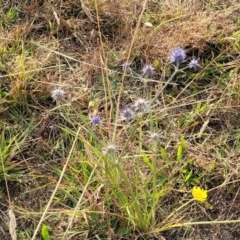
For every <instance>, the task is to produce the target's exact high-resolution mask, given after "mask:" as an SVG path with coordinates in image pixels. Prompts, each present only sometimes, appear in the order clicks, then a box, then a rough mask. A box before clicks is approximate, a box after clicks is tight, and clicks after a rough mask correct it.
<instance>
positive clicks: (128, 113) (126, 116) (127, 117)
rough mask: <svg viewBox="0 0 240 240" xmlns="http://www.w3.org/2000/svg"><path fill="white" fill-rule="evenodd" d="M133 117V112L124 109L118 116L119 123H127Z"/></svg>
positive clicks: (129, 109)
mask: <svg viewBox="0 0 240 240" xmlns="http://www.w3.org/2000/svg"><path fill="white" fill-rule="evenodd" d="M133 117H134V111H133V110H132V109H131V108H129V107H126V108H124V109H123V110H122V111H121V114H120V120H121V121H126V122H129V121H130V120H131V119H132V118H133Z"/></svg>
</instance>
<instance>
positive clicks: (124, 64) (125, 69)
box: [121, 62, 131, 71]
mask: <svg viewBox="0 0 240 240" xmlns="http://www.w3.org/2000/svg"><path fill="white" fill-rule="evenodd" d="M130 65H131V64H130V63H128V62H124V63H123V64H122V65H121V66H122V70H123V71H127V70H128V69H129V68H130Z"/></svg>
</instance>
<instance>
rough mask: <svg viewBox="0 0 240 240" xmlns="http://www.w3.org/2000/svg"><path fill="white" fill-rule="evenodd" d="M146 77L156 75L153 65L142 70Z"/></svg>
mask: <svg viewBox="0 0 240 240" xmlns="http://www.w3.org/2000/svg"><path fill="white" fill-rule="evenodd" d="M141 72H142V75H143V76H144V77H152V76H153V75H155V69H154V67H153V66H152V64H145V65H144V66H143V68H142V70H141Z"/></svg>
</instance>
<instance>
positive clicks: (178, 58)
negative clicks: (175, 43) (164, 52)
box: [170, 47, 186, 66]
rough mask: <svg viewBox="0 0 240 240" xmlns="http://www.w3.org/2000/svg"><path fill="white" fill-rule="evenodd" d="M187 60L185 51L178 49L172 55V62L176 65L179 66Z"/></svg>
mask: <svg viewBox="0 0 240 240" xmlns="http://www.w3.org/2000/svg"><path fill="white" fill-rule="evenodd" d="M185 58H186V52H185V50H184V49H182V48H180V47H177V48H175V49H174V50H173V51H172V52H171V54H170V62H171V63H176V64H177V66H178V65H179V63H180V62H182V61H184V60H185Z"/></svg>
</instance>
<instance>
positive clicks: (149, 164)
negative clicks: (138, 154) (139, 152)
mask: <svg viewBox="0 0 240 240" xmlns="http://www.w3.org/2000/svg"><path fill="white" fill-rule="evenodd" d="M142 158H143V161H144V162H145V163H146V164H147V166H148V167H149V168H150V169H151V170H152V171H154V167H153V165H152V163H151V162H150V161H149V158H148V157H147V156H146V155H145V154H143V156H142Z"/></svg>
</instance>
